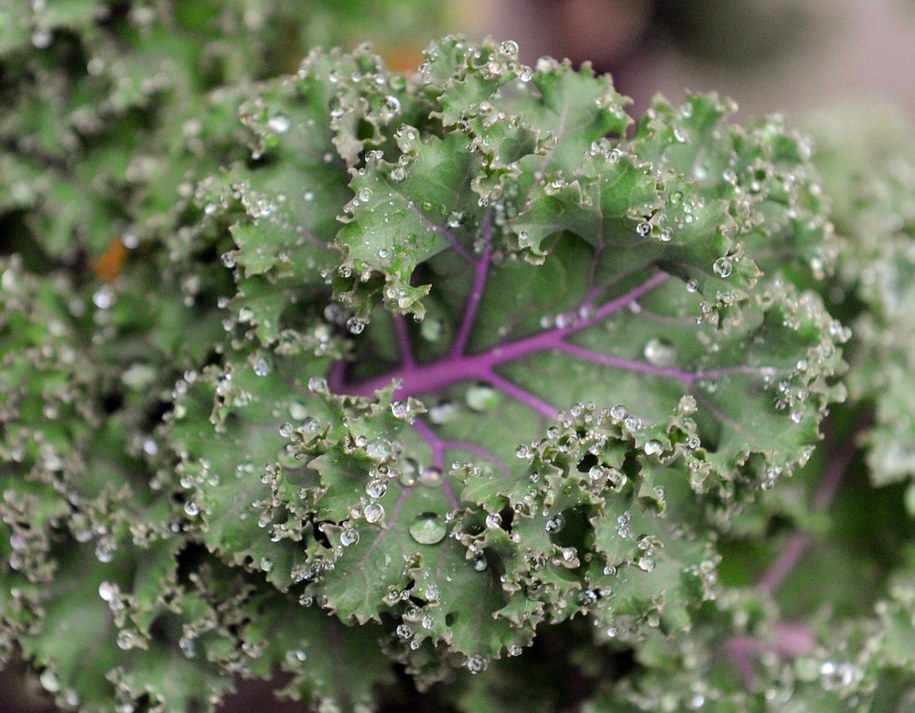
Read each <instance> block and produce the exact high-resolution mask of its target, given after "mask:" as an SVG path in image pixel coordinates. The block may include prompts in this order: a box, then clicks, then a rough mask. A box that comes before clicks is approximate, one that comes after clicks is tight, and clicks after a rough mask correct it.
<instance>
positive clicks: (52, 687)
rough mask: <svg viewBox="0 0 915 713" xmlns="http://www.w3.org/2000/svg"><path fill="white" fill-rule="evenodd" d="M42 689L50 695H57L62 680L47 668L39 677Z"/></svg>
mask: <svg viewBox="0 0 915 713" xmlns="http://www.w3.org/2000/svg"><path fill="white" fill-rule="evenodd" d="M38 681H39V683H41V687H42V688H43V689H44V690H46V691H47V692H48V693H57V692H58V691H59V690H60V679H59V678H57V674H56V673H54V672H53V671H52V670H51V669H49V668H46V669H45V670H44V671H42V672H41V675H40V676H39V677H38Z"/></svg>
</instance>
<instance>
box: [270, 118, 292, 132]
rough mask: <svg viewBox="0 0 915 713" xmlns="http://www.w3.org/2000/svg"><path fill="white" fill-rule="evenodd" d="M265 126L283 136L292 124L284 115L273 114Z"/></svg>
mask: <svg viewBox="0 0 915 713" xmlns="http://www.w3.org/2000/svg"><path fill="white" fill-rule="evenodd" d="M267 126H268V128H269V129H270V130H271V131H273V132H274V133H277V134H285V133H286V132H287V131H289V127H290V126H292V122H291V121H290V120H289V117H288V116H286V115H285V114H274V115H273V116H271V117H270V119H269V120H268V121H267Z"/></svg>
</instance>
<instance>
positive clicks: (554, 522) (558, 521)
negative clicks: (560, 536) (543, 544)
mask: <svg viewBox="0 0 915 713" xmlns="http://www.w3.org/2000/svg"><path fill="white" fill-rule="evenodd" d="M595 467H596V466H595ZM565 524H566V521H565V518H564V517H563V516H562V514H561V513H557V514H556V515H553V517H551V518H550V519H549V520H547V521H546V531H547V532H559V531H560V530H561V529H562V528H563V527H564V526H565Z"/></svg>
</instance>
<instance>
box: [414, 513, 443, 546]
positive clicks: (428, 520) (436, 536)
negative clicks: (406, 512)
mask: <svg viewBox="0 0 915 713" xmlns="http://www.w3.org/2000/svg"><path fill="white" fill-rule="evenodd" d="M447 532H448V528H447V527H446V526H445V523H444V521H443V520H442V518H441V517H439V516H438V515H437V514H436V513H434V512H424V513H422V514H421V515H417V516H416V519H415V520H413V522H412V523H410V537H412V538H413V539H414V540H416V541H417V542H418V543H419V544H421V545H435V544H438V543H439V542H441V541H442V540H444V539H445V535H446V534H447Z"/></svg>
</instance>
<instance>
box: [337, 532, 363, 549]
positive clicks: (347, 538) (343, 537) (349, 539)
mask: <svg viewBox="0 0 915 713" xmlns="http://www.w3.org/2000/svg"><path fill="white" fill-rule="evenodd" d="M357 542H359V533H358V532H357V531H356V529H355V528H352V527H346V528H343V530H342V531H341V532H340V544H341V545H343V546H344V547H349V546H350V545H355V544H356V543H357Z"/></svg>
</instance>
